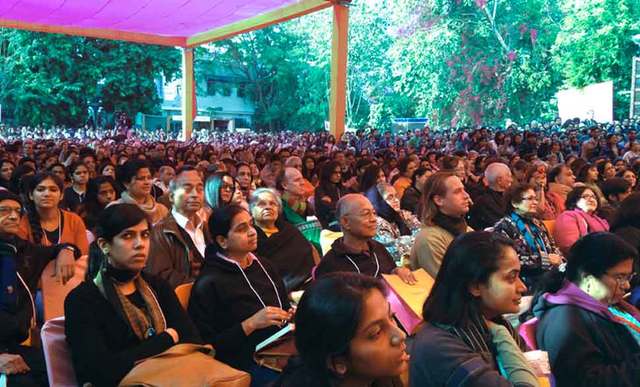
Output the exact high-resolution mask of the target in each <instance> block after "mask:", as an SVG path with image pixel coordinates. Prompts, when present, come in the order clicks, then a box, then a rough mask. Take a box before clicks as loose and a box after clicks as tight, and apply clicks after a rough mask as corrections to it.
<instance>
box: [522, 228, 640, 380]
mask: <svg viewBox="0 0 640 387" xmlns="http://www.w3.org/2000/svg"><path fill="white" fill-rule="evenodd" d="M636 259H638V251H637V250H636V249H635V248H634V247H633V246H631V245H629V244H628V243H626V242H625V241H624V240H622V239H621V238H620V237H617V236H616V235H614V234H610V233H605V232H598V233H591V234H589V235H586V236H584V237H583V238H582V239H580V240H579V241H577V242H576V243H575V245H573V247H572V248H571V251H570V253H569V255H568V260H567V266H566V270H565V271H564V272H560V271H554V272H553V273H551V274H552V275H551V276H550V277H549V278H548V280H547V282H546V283H545V286H543V287H542V288H541V289H540V291H539V293H538V295H537V297H536V299H534V304H533V314H534V315H535V316H536V317H537V318H538V319H539V322H538V324H537V327H536V340H537V343H538V347H539V348H540V349H542V350H544V351H547V352H548V353H549V361H550V363H551V371H552V373H553V375H554V377H555V379H556V382H557V384H556V385H558V386H593V387H599V386H636V385H637V384H638V380H640V313H639V312H638V310H637V309H636V308H635V307H633V306H631V305H629V304H628V303H626V302H625V301H624V300H623V298H624V295H625V293H627V292H628V291H629V287H630V285H629V282H630V281H631V278H632V277H633V275H634V272H633V262H634V260H636Z"/></svg>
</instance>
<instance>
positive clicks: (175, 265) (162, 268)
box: [145, 167, 211, 288]
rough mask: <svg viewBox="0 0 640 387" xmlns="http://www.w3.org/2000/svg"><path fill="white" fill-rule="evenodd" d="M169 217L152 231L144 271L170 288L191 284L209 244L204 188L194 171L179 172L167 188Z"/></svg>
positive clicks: (183, 170)
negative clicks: (161, 279)
mask: <svg viewBox="0 0 640 387" xmlns="http://www.w3.org/2000/svg"><path fill="white" fill-rule="evenodd" d="M169 198H170V200H171V203H172V209H171V213H169V215H167V216H166V217H165V218H164V219H162V220H161V221H160V222H158V224H156V225H155V226H154V227H153V230H152V231H151V247H150V251H149V259H148V261H147V267H146V268H145V271H146V272H148V273H150V274H154V275H156V276H158V277H161V278H163V279H165V280H166V281H167V282H169V284H170V285H171V286H172V287H174V288H175V287H177V286H178V285H180V284H184V283H187V282H193V281H194V280H195V279H196V277H197V276H198V274H199V273H200V268H201V267H202V264H203V263H204V258H203V257H204V250H205V247H206V245H207V244H209V243H210V242H211V241H210V238H209V231H208V230H207V219H206V215H205V212H204V211H203V205H204V184H203V182H202V178H201V177H200V173H199V172H198V171H197V170H196V169H195V168H193V167H184V168H182V169H181V170H180V171H178V173H177V175H176V177H175V179H174V180H172V181H171V183H170V184H169Z"/></svg>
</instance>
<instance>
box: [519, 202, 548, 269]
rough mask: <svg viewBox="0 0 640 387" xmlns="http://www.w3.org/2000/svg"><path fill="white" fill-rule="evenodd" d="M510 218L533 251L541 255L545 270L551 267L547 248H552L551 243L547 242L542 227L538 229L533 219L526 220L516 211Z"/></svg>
mask: <svg viewBox="0 0 640 387" xmlns="http://www.w3.org/2000/svg"><path fill="white" fill-rule="evenodd" d="M510 218H511V220H512V221H513V223H514V224H515V225H516V227H517V228H518V231H519V232H520V235H522V237H523V238H524V240H525V242H526V243H527V245H528V246H529V248H530V249H531V251H533V252H537V253H538V254H539V255H540V257H541V258H542V266H543V267H545V268H547V267H549V266H550V265H551V264H550V262H549V259H548V258H547V256H548V254H549V252H548V251H547V250H548V249H547V246H550V243H549V241H548V240H545V239H546V238H545V237H546V235H544V233H543V232H542V230H541V229H540V227H538V225H537V224H536V222H535V221H534V220H533V219H526V218H524V217H522V216H520V215H518V214H516V212H515V211H514V212H512V213H511V215H510Z"/></svg>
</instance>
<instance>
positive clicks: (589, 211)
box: [553, 187, 609, 255]
mask: <svg viewBox="0 0 640 387" xmlns="http://www.w3.org/2000/svg"><path fill="white" fill-rule="evenodd" d="M565 207H566V208H567V209H566V210H565V211H564V212H563V213H561V214H560V215H559V216H558V218H557V219H556V225H555V229H554V231H553V237H554V239H555V240H556V242H557V243H558V247H559V248H560V251H561V252H562V253H563V254H565V255H566V254H567V253H568V252H569V249H570V248H571V246H573V244H574V243H575V242H576V241H577V240H578V239H580V238H582V237H583V236H585V235H587V234H588V233H592V232H598V231H609V223H607V221H606V220H604V219H602V218H600V217H599V216H598V215H596V212H597V210H598V207H600V203H599V202H598V196H597V195H596V194H595V193H594V192H593V191H592V190H591V189H590V188H588V187H576V188H574V189H573V190H572V191H571V192H569V195H568V196H567V201H566V204H565Z"/></svg>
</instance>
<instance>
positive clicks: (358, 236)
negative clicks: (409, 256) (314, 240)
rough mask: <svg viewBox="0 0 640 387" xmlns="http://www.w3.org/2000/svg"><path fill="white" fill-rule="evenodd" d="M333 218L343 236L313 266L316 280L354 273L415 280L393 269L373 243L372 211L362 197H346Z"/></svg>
mask: <svg viewBox="0 0 640 387" xmlns="http://www.w3.org/2000/svg"><path fill="white" fill-rule="evenodd" d="M336 218H337V219H338V221H339V222H340V228H341V230H342V232H343V233H344V236H343V237H341V238H338V239H337V240H335V241H334V242H333V244H332V245H331V250H329V251H328V252H327V254H325V256H324V257H323V258H322V260H321V261H320V264H319V265H318V266H317V269H316V272H315V275H316V277H317V278H322V277H323V276H325V275H327V274H330V273H334V272H342V271H347V272H357V273H360V274H365V275H368V276H371V277H379V276H381V275H382V274H397V275H398V276H399V277H400V278H401V279H402V280H403V281H404V282H406V283H410V284H411V283H414V282H415V278H414V277H413V274H412V273H411V271H410V270H409V269H407V268H406V267H397V266H396V264H395V262H394V261H393V257H392V256H391V254H389V252H388V251H387V249H385V247H384V245H383V244H381V243H380V242H376V241H375V240H374V239H373V237H375V235H376V230H377V219H376V211H375V209H374V208H373V206H372V205H371V202H370V201H369V200H368V199H367V198H366V197H365V196H363V195H360V194H348V195H345V196H343V197H342V198H340V200H339V201H338V203H337V205H336Z"/></svg>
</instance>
